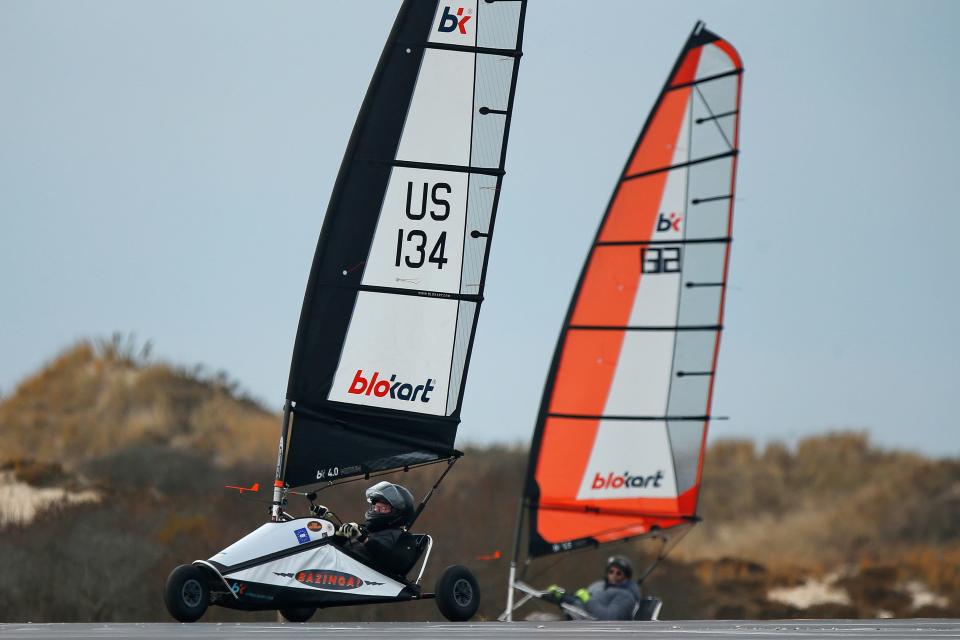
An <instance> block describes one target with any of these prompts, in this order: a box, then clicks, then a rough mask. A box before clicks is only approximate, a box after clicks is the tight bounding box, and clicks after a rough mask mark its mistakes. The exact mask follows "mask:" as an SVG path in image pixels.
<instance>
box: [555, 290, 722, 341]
mask: <svg viewBox="0 0 960 640" xmlns="http://www.w3.org/2000/svg"><path fill="white" fill-rule="evenodd" d="M687 284H688V285H689V284H690V283H687ZM567 329H569V330H577V331H721V330H722V329H723V325H721V324H702V325H686V326H683V327H656V326H644V325H633V326H630V325H602V324H572V325H570V326H569V327H567Z"/></svg>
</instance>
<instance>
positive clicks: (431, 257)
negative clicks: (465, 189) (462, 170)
mask: <svg viewBox="0 0 960 640" xmlns="http://www.w3.org/2000/svg"><path fill="white" fill-rule="evenodd" d="M452 192H453V188H452V187H451V186H450V185H449V184H448V183H446V182H437V183H434V184H433V185H431V184H430V183H429V182H424V183H423V190H422V192H421V197H420V198H417V200H419V202H418V203H417V204H416V205H414V195H413V182H407V218H408V219H410V220H417V221H420V220H426V219H429V220H434V221H437V222H443V221H444V220H446V219H447V218H449V217H450V201H449V200H448V199H447V197H446V196H449V195H450V194H451V193H452ZM428 198H429V200H430V202H429V203H428V202H427V199H428ZM446 245H447V232H446V231H441V232H440V235H439V236H438V237H437V238H436V240H433V239H432V238H431V235H430V234H428V233H427V232H426V231H424V230H423V229H403V228H400V229H397V255H396V259H395V260H394V265H395V266H397V267H399V266H401V265H402V264H403V265H406V266H408V267H410V268H411V269H419V268H420V267H422V266H424V265H425V264H428V263H431V264H435V265H437V269H443V265H445V264H446V263H447V262H449V259H448V258H446V257H445V256H444V255H443V254H444V251H445V250H446Z"/></svg>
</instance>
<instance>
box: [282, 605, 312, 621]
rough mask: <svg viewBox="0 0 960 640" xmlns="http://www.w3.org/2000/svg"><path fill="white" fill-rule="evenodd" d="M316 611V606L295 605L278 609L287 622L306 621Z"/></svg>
mask: <svg viewBox="0 0 960 640" xmlns="http://www.w3.org/2000/svg"><path fill="white" fill-rule="evenodd" d="M316 612H317V609H316V607H295V608H292V609H280V615H282V616H283V619H284V620H286V621H287V622H306V621H307V620H309V619H310V618H312V617H313V614H315V613H316Z"/></svg>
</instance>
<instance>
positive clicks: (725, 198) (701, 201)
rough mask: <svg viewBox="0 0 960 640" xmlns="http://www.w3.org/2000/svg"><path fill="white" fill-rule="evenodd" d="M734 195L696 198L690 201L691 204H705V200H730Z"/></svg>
mask: <svg viewBox="0 0 960 640" xmlns="http://www.w3.org/2000/svg"><path fill="white" fill-rule="evenodd" d="M732 197H733V194H728V195H725V196H711V197H709V198H694V199H693V200H691V201H690V204H703V203H704V202H716V201H718V200H729V199H730V198H732Z"/></svg>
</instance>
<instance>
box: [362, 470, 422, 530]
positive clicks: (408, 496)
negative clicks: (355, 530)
mask: <svg viewBox="0 0 960 640" xmlns="http://www.w3.org/2000/svg"><path fill="white" fill-rule="evenodd" d="M367 502H369V503H370V508H369V509H367V512H366V513H365V514H364V518H365V519H366V521H367V526H368V527H369V528H370V529H371V530H373V531H376V530H378V529H386V528H387V527H406V526H409V525H410V522H411V521H412V520H413V508H414V507H413V494H412V493H410V492H409V491H408V490H407V488H406V487H403V486H401V485H399V484H393V483H392V482H387V481H386V480H384V481H383V482H378V483H377V484H375V485H373V486H372V487H370V488H369V489H367ZM377 503H380V504H387V505H390V509H389V510H388V511H386V512H384V511H381V510H378V509H377V507H376V504H377Z"/></svg>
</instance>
